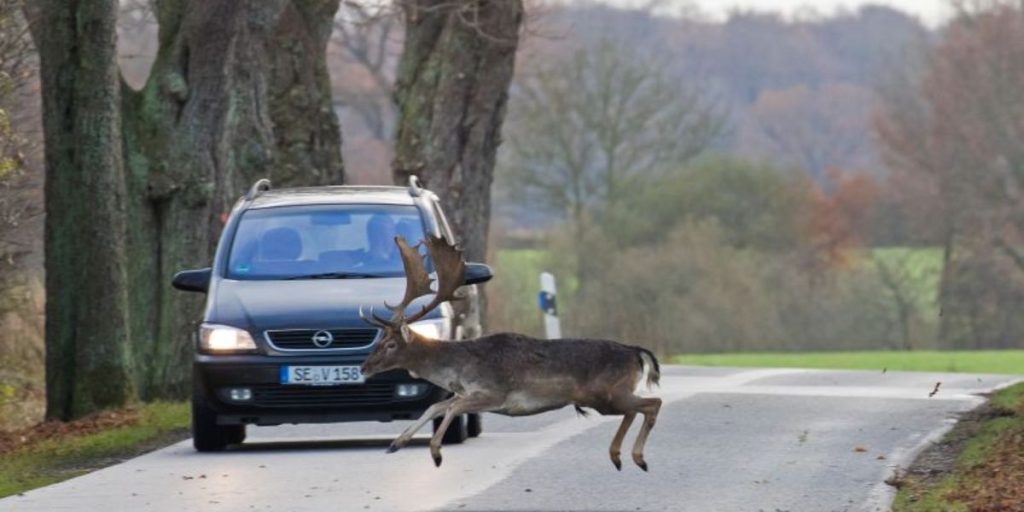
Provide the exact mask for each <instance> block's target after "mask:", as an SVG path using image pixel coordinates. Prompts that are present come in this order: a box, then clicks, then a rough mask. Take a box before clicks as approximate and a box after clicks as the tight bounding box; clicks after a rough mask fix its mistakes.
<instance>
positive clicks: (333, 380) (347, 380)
mask: <svg viewBox="0 0 1024 512" xmlns="http://www.w3.org/2000/svg"><path fill="white" fill-rule="evenodd" d="M365 381H366V378H365V377H363V373H362V372H360V371H359V367H358V366H282V367H281V384H305V385H307V386H337V385H341V384H362V383H363V382H365Z"/></svg>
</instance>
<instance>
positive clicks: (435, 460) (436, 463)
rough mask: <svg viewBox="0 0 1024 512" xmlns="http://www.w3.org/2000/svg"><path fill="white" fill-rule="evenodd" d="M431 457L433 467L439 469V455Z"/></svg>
mask: <svg viewBox="0 0 1024 512" xmlns="http://www.w3.org/2000/svg"><path fill="white" fill-rule="evenodd" d="M433 457H434V467H437V468H439V467H441V454H440V453H438V454H437V455H433Z"/></svg>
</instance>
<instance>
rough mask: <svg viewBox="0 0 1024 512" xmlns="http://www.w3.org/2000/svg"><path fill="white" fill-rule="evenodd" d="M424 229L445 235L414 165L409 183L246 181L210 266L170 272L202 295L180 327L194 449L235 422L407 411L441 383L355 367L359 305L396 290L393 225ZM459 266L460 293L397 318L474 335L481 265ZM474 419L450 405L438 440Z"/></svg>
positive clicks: (472, 432) (471, 431) (181, 285)
mask: <svg viewBox="0 0 1024 512" xmlns="http://www.w3.org/2000/svg"><path fill="white" fill-rule="evenodd" d="M427 234H430V235H434V236H439V237H442V238H444V239H445V240H447V241H449V242H450V243H454V241H455V236H454V233H452V229H451V226H450V225H449V223H448V221H447V220H446V217H445V215H444V212H443V210H442V209H441V204H440V202H439V201H438V198H437V196H436V195H435V194H434V193H432V192H430V191H429V190H426V189H424V188H422V187H420V186H419V185H418V183H417V181H416V180H415V178H413V179H412V180H410V185H409V187H385V186H379V187H370V186H325V187H309V188H285V189H272V188H271V186H270V182H269V181H267V180H260V181H259V182H257V183H256V184H254V185H253V186H252V188H251V189H250V190H249V191H248V192H247V193H246V194H245V195H244V196H243V197H242V198H240V199H239V200H238V202H237V203H236V204H235V206H234V208H233V209H232V211H231V213H230V215H229V216H228V217H227V220H226V222H225V225H224V230H223V232H222V234H221V237H220V240H219V243H218V245H217V249H216V251H215V255H214V258H213V262H212V265H211V266H210V267H209V268H202V269H194V270H184V271H181V272H178V273H177V274H175V276H174V278H173V283H172V284H173V286H174V287H175V288H177V289H179V290H185V291H192V292H200V293H205V294H206V306H205V309H204V311H203V317H202V322H201V325H200V326H199V329H198V332H197V333H195V334H194V345H195V355H194V359H193V386H192V387H193V393H192V439H193V445H194V446H195V448H196V450H198V451H201V452H208V451H219V450H223V449H225V448H226V447H227V446H228V445H232V444H237V443H241V442H243V441H244V440H245V435H246V426H247V425H279V424H285V423H324V422H344V421H392V420H404V419H415V418H417V417H419V416H420V415H421V414H422V413H423V412H424V411H425V410H426V409H427V408H428V407H429V406H430V405H431V404H433V403H434V402H437V401H439V400H442V399H445V398H447V397H448V396H450V393H449V392H448V391H446V390H444V389H441V388H439V387H437V386H434V385H433V384H431V383H429V382H427V381H424V380H421V379H417V378H414V377H413V376H411V375H409V374H408V373H407V372H405V371H402V370H396V371H390V372H386V373H383V374H380V375H374V376H373V377H372V378H369V379H365V378H364V377H363V376H362V374H361V373H360V365H361V364H362V363H363V361H364V360H365V359H366V357H367V356H368V355H369V353H370V352H371V351H372V350H373V348H374V346H375V344H376V343H377V342H378V340H379V338H380V336H381V332H380V330H379V329H378V328H377V327H375V326H373V325H370V324H368V323H367V322H365V321H364V320H363V319H362V318H361V311H360V308H361V307H362V308H370V307H372V306H375V305H380V304H382V303H383V302H384V301H387V302H389V303H397V302H398V301H399V300H400V299H401V298H402V295H403V292H404V289H405V277H404V275H405V271H404V267H403V266H402V262H401V259H400V257H399V255H398V251H397V249H396V244H395V237H396V236H402V237H403V238H405V239H406V240H407V241H409V242H410V243H416V242H417V241H419V240H422V239H424V236H425V235H427ZM429 264H430V263H429V260H428V261H427V265H428V268H429ZM465 275H466V278H465V285H464V286H463V287H462V288H461V289H460V295H461V296H462V297H464V298H465V300H459V301H455V304H452V303H445V304H443V305H442V307H440V308H438V309H437V310H436V311H434V312H432V313H431V314H430V315H428V316H427V317H425V318H424V319H423V320H421V321H419V322H416V323H415V324H412V325H411V326H410V327H411V328H412V329H414V330H416V331H417V332H418V333H420V334H425V335H427V336H431V337H434V338H438V339H442V340H448V342H451V343H457V342H458V341H459V340H462V339H468V338H472V337H477V336H479V335H480V334H481V328H480V322H479V311H478V309H477V308H478V307H479V304H478V302H479V301H478V300H477V290H476V285H477V284H478V283H483V282H486V281H488V280H489V279H491V277H492V272H491V269H490V268H489V267H488V266H487V265H484V264H482V263H469V264H467V267H466V273H465ZM428 298H429V297H426V298H422V299H421V300H424V301H425V300H426V299H428ZM417 304H419V303H414V304H413V307H416V305H417ZM367 312H369V310H367ZM377 314H382V312H381V311H380V309H379V308H378V310H377ZM438 425H439V422H435V426H434V428H435V429H436V428H438ZM481 429H482V426H481V423H480V417H479V416H478V415H468V416H463V417H460V418H459V419H458V420H457V421H455V422H453V424H452V426H451V427H449V429H448V430H447V432H445V434H444V440H445V442H447V443H459V442H462V441H463V440H465V439H466V438H467V437H475V436H477V435H479V434H480V432H481Z"/></svg>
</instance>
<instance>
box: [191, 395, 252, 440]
mask: <svg viewBox="0 0 1024 512" xmlns="http://www.w3.org/2000/svg"><path fill="white" fill-rule="evenodd" d="M230 429H231V426H224V425H218V424H217V413H215V412H214V411H213V410H211V409H210V408H209V407H206V405H204V404H203V403H202V402H201V400H200V399H199V398H198V397H195V396H193V397H192V446H193V447H195V449H196V451H199V452H219V451H223V450H224V448H226V447H227V445H228V444H229V443H230V440H229V438H230V437H231V433H230ZM241 433H242V438H243V439H244V437H245V426H244V425H243V426H242V431H241ZM235 437H236V438H237V437H238V434H237V431H236V433H235Z"/></svg>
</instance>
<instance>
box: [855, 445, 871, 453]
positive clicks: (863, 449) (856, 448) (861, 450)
mask: <svg viewBox="0 0 1024 512" xmlns="http://www.w3.org/2000/svg"><path fill="white" fill-rule="evenodd" d="M853 451H855V452H857V453H862V452H866V451H868V449H867V448H864V447H863V446H855V447H854V448H853Z"/></svg>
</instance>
